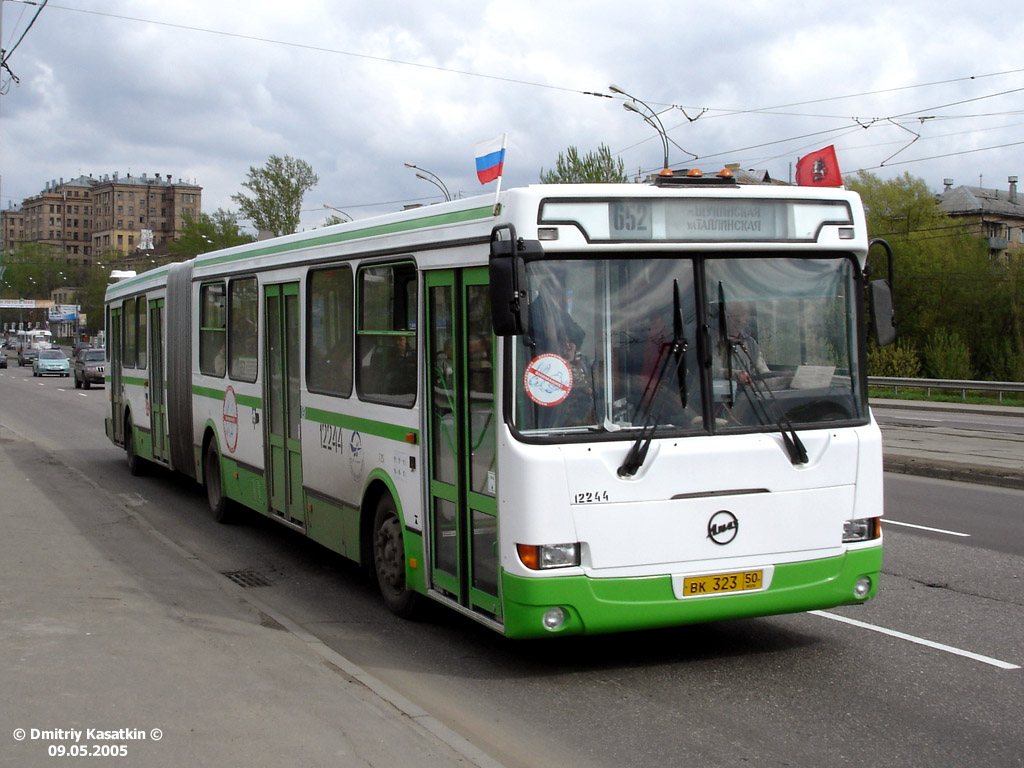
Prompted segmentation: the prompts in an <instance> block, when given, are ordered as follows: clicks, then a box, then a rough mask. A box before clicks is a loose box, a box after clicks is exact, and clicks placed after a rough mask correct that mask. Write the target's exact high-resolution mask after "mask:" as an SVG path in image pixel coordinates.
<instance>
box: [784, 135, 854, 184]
mask: <svg viewBox="0 0 1024 768" xmlns="http://www.w3.org/2000/svg"><path fill="white" fill-rule="evenodd" d="M796 183H797V185H798V186H801V187H841V186H843V174H841V173H840V172H839V161H838V160H836V148H835V147H834V146H831V145H829V146H827V147H825V148H824V149H819V150H818V151H817V152H811V154H809V155H804V156H803V157H801V158H800V159H799V160H797V161H796Z"/></svg>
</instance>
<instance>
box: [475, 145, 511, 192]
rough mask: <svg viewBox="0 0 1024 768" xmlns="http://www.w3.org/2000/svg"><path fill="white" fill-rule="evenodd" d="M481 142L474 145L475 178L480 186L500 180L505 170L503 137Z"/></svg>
mask: <svg viewBox="0 0 1024 768" xmlns="http://www.w3.org/2000/svg"><path fill="white" fill-rule="evenodd" d="M507 135H508V134H504V135H502V136H499V137H498V138H496V139H489V140H488V141H481V142H479V143H478V144H477V145H476V177H477V178H478V179H480V183H481V184H487V183H489V182H492V181H494V180H495V179H498V178H501V172H502V170H504V168H505V137H506V136H507Z"/></svg>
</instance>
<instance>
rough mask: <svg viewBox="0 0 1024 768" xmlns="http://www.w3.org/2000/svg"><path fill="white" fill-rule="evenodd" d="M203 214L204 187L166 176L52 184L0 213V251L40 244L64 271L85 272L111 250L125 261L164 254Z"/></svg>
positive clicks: (90, 178)
mask: <svg viewBox="0 0 1024 768" xmlns="http://www.w3.org/2000/svg"><path fill="white" fill-rule="evenodd" d="M201 209H202V187H200V186H198V185H196V184H191V183H187V182H184V181H182V180H181V179H178V180H177V181H174V180H172V177H171V175H170V174H167V175H165V176H164V175H160V174H154V175H152V176H150V175H148V174H145V173H144V174H142V176H133V175H132V174H128V175H127V176H123V177H122V176H120V175H119V174H118V173H116V172H115V173H114V174H113V175H106V176H103V177H101V178H94V177H93V176H79V177H78V178H76V179H71V180H70V181H65V180H64V179H60V180H59V181H58V180H54V181H52V182H47V183H46V185H45V186H44V188H43V190H42V191H41V192H40V193H39V194H37V195H34V196H32V197H27V198H25V199H24V200H23V201H22V203H21V205H20V206H14V205H11V206H10V207H9V208H7V209H5V210H3V211H0V247H2V249H3V251H4V252H9V251H11V250H14V249H16V248H17V247H18V246H19V245H21V244H22V243H40V244H42V245H47V246H50V247H51V248H52V249H53V252H54V253H55V258H61V257H63V258H64V260H65V263H66V264H67V265H68V266H89V265H91V264H92V263H93V262H94V261H95V260H96V259H97V258H98V257H99V256H100V255H101V254H102V253H103V252H104V251H109V250H111V249H116V250H118V251H121V252H122V253H123V254H125V255H126V256H131V255H133V254H135V253H136V252H139V251H142V250H144V251H147V252H151V253H153V254H155V255H156V254H163V253H166V250H167V242H168V241H170V240H174V239H177V237H178V236H179V234H180V232H181V228H182V226H183V224H184V218H185V216H186V215H189V216H192V217H193V218H199V213H200V211H201ZM56 254H60V256H56Z"/></svg>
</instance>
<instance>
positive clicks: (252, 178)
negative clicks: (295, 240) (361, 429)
mask: <svg viewBox="0 0 1024 768" xmlns="http://www.w3.org/2000/svg"><path fill="white" fill-rule="evenodd" d="M319 181H320V178H319V177H318V176H317V175H316V174H315V173H313V169H312V168H311V167H310V165H309V163H307V162H306V161H305V160H299V159H297V158H294V157H289V156H288V155H285V156H284V157H278V156H277V155H271V156H270V157H269V158H268V159H267V163H266V165H264V166H263V167H262V168H255V167H253V166H250V167H249V175H248V177H247V180H246V181H243V182H242V186H243V187H245V188H246V189H248V190H249V191H250V192H252V193H253V196H252V197H247V196H246V195H245V194H243V193H239V194H237V195H232V196H231V199H232V200H234V201H235V202H236V203H238V206H239V208H241V210H242V216H243V217H244V218H247V219H249V221H251V222H252V223H253V226H254V227H256V229H257V230H259V231H264V230H265V231H268V232H272V233H273V234H274V235H288V234H291V233H292V232H295V231H296V230H297V229H298V228H299V212H300V211H301V209H302V198H303V197H305V195H306V192H308V191H309V190H311V189H312V188H313V187H315V186H316V185H317V183H318V182H319Z"/></svg>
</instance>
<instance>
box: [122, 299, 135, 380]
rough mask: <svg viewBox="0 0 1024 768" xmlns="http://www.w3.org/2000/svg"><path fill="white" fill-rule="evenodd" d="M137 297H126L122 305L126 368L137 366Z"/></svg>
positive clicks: (124, 361)
mask: <svg viewBox="0 0 1024 768" xmlns="http://www.w3.org/2000/svg"><path fill="white" fill-rule="evenodd" d="M135 306H136V304H135V299H125V301H124V304H123V305H122V307H121V309H122V314H121V318H122V320H121V322H123V323H124V336H123V337H122V350H123V351H122V356H121V360H122V361H123V362H122V365H123V366H124V367H125V368H134V367H135V351H136V349H137V347H136V344H135V339H136V336H137V333H138V325H137V323H136V315H135Z"/></svg>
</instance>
